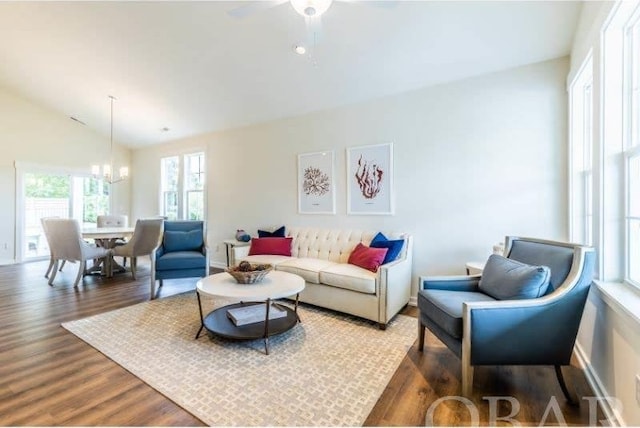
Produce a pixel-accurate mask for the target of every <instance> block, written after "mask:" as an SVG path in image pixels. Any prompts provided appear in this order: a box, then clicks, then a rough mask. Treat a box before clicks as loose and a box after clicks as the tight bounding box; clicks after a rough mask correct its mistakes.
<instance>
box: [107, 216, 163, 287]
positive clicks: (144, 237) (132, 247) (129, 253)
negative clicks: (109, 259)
mask: <svg viewBox="0 0 640 428" xmlns="http://www.w3.org/2000/svg"><path fill="white" fill-rule="evenodd" d="M163 223H164V220H163V219H160V218H150V219H141V220H138V221H136V227H135V229H134V230H133V236H132V237H131V239H129V242H127V243H126V244H125V245H122V246H120V247H115V248H114V249H113V255H114V256H123V257H129V258H131V275H132V276H133V279H136V269H137V264H138V259H137V258H138V256H147V255H150V254H151V253H152V252H153V251H154V250H155V248H156V247H158V245H160V240H161V239H162V225H163Z"/></svg>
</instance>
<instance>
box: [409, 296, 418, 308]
mask: <svg viewBox="0 0 640 428" xmlns="http://www.w3.org/2000/svg"><path fill="white" fill-rule="evenodd" d="M409 306H418V298H417V297H416V296H411V297H410V298H409Z"/></svg>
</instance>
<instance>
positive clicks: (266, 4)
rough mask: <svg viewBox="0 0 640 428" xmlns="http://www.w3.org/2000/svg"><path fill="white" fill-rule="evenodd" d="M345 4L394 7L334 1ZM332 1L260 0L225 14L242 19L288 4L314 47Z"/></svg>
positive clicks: (354, 1) (385, 3)
mask: <svg viewBox="0 0 640 428" xmlns="http://www.w3.org/2000/svg"><path fill="white" fill-rule="evenodd" d="M335 1H341V2H346V3H356V2H359V3H365V4H367V5H373V6H382V7H390V6H395V5H396V1H362V0H361V1H358V0H335ZM333 2H334V0H261V1H253V2H249V3H247V4H246V5H243V6H240V7H237V8H235V9H231V10H230V11H228V12H227V14H228V15H229V16H231V17H232V18H236V19H243V18H246V17H248V16H251V15H254V14H256V13H259V12H261V11H264V10H267V9H271V8H274V7H276V6H280V5H282V4H285V3H290V4H291V6H292V7H293V9H294V10H295V11H296V12H298V14H299V15H301V16H302V17H304V19H305V23H306V25H307V32H308V37H309V40H308V42H309V44H310V45H315V44H317V42H318V41H319V40H320V37H321V33H322V21H321V19H320V18H321V16H322V15H323V14H324V13H325V12H326V11H327V10H329V8H330V7H331V5H332V4H333Z"/></svg>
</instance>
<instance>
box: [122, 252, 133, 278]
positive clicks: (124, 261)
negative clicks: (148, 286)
mask: <svg viewBox="0 0 640 428" xmlns="http://www.w3.org/2000/svg"><path fill="white" fill-rule="evenodd" d="M132 263H133V261H132ZM122 267H127V258H126V257H123V258H122ZM134 279H135V278H134Z"/></svg>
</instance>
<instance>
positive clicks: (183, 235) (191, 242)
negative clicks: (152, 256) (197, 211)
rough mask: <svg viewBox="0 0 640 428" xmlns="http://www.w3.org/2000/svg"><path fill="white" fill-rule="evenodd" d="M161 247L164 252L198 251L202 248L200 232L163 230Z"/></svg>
mask: <svg viewBox="0 0 640 428" xmlns="http://www.w3.org/2000/svg"><path fill="white" fill-rule="evenodd" d="M162 245H163V246H164V250H165V252H172V251H200V248H201V247H202V230H200V229H195V230H191V231H189V232H182V231H177V230H165V231H164V240H163V243H162Z"/></svg>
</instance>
